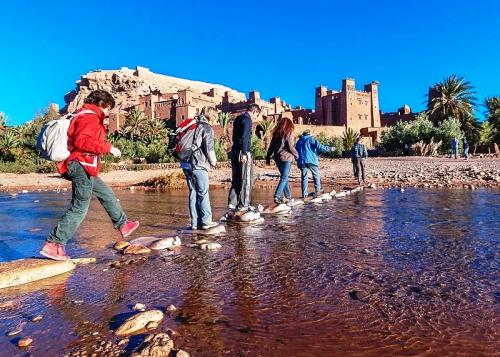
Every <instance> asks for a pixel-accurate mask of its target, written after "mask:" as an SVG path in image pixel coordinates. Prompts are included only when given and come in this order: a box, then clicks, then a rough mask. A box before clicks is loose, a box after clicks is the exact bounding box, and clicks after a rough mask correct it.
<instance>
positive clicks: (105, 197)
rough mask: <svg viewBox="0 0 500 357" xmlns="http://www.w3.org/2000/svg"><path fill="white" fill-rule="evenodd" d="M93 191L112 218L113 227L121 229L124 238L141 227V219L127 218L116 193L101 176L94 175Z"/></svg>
mask: <svg viewBox="0 0 500 357" xmlns="http://www.w3.org/2000/svg"><path fill="white" fill-rule="evenodd" d="M93 192H94V195H95V196H96V197H97V199H98V200H99V202H100V203H101V205H102V206H103V207H104V209H105V210H106V212H107V213H108V216H109V218H111V221H112V222H113V227H114V228H115V229H119V230H120V233H121V235H122V237H123V238H126V237H128V236H129V235H131V234H132V233H133V232H134V231H135V230H136V229H137V228H138V227H139V221H129V220H127V215H126V214H125V212H124V211H123V209H122V207H121V206H120V203H119V202H118V200H117V199H116V196H115V193H114V192H113V190H111V188H109V186H108V185H106V184H105V183H104V181H103V180H101V179H100V178H99V177H94V186H93Z"/></svg>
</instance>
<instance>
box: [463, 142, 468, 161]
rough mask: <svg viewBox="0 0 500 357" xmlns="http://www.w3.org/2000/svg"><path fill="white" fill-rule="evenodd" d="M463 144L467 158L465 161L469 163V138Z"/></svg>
mask: <svg viewBox="0 0 500 357" xmlns="http://www.w3.org/2000/svg"><path fill="white" fill-rule="evenodd" d="M462 144H463V146H464V157H465V160H467V161H469V142H468V141H467V138H464V140H463V143H462Z"/></svg>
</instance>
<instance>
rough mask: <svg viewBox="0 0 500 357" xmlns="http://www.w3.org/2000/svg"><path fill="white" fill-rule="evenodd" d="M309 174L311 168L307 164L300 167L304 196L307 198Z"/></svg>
mask: <svg viewBox="0 0 500 357" xmlns="http://www.w3.org/2000/svg"><path fill="white" fill-rule="evenodd" d="M308 175H309V169H308V168H307V166H306V165H304V166H303V167H301V168H300V183H301V189H302V198H306V197H307V195H308V193H307V176H308Z"/></svg>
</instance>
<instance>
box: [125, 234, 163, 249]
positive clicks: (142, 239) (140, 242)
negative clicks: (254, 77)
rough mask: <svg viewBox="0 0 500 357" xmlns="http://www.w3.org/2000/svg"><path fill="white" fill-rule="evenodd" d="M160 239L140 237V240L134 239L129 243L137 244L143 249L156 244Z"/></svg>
mask: <svg viewBox="0 0 500 357" xmlns="http://www.w3.org/2000/svg"><path fill="white" fill-rule="evenodd" d="M160 239H161V238H160V237H151V236H148V237H139V238H135V239H132V240H131V241H130V242H129V243H130V244H135V245H142V246H143V247H147V246H148V245H150V244H151V243H153V242H156V241H157V240H160Z"/></svg>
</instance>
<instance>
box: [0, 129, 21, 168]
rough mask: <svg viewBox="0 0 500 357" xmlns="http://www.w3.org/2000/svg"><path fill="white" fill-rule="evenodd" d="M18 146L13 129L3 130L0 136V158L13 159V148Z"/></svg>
mask: <svg viewBox="0 0 500 357" xmlns="http://www.w3.org/2000/svg"><path fill="white" fill-rule="evenodd" d="M18 146H19V139H18V137H17V135H16V132H15V131H14V130H9V129H7V130H5V131H4V132H3V133H2V135H1V136H0V160H5V161H14V160H15V155H14V149H16V148H17V147H18Z"/></svg>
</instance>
